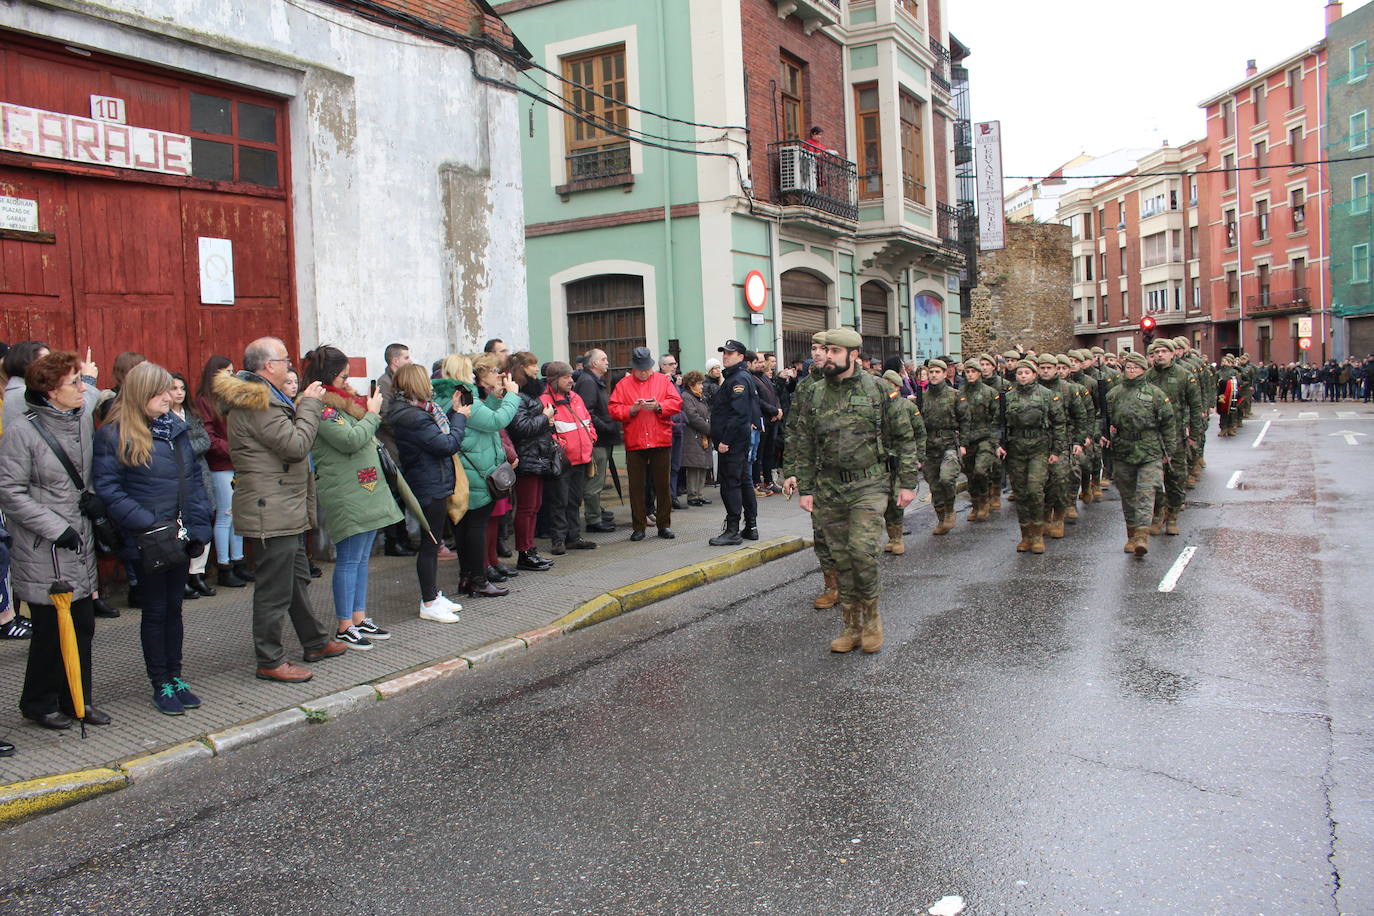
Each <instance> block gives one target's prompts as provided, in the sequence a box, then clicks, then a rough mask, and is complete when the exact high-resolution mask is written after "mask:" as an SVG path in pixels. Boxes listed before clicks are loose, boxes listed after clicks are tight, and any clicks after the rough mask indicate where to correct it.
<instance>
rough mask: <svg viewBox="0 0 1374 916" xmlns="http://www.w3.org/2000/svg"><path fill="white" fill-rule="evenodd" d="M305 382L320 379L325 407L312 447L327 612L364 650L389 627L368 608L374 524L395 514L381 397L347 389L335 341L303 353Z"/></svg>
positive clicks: (342, 635) (343, 359) (343, 635)
mask: <svg viewBox="0 0 1374 916" xmlns="http://www.w3.org/2000/svg"><path fill="white" fill-rule="evenodd" d="M305 359H306V383H307V384H309V383H310V382H319V383H320V384H322V385H323V386H324V389H325V393H324V397H323V398H322V400H323V401H324V411H323V413H322V414H321V416H320V426H319V433H318V434H317V436H316V438H315V447H314V451H313V453H312V454H313V456H314V461H315V480H316V488H315V489H316V493H317V494H318V496H317V498H318V500H319V502H320V506H321V508H322V509H323V510H324V524H325V528H326V529H327V530H328V531H329V537H330V540H332V541H333V542H334V550H335V562H334V582H333V585H334V616H335V617H336V618H337V621H338V639H340V640H342V641H343V642H345V643H347V644H348V645H349V647H350V648H353V649H371V648H372V644H373V642H374V641H376V640H381V639H389V638H391V634H390V633H388V632H387V631H386V630H384V629H382V628H381V627H379V626H377V624H375V623H374V622H373V621H372V618H371V617H369V616H368V613H367V566H368V561H369V559H370V558H371V556H372V542H373V541H374V540H376V538H377V531H378V530H379V529H382V528H386V527H387V526H389V525H394V524H396V523H397V522H399V521H400V520H401V519H402V515H401V510H400V508H399V507H398V506H397V505H396V500H395V499H394V498H393V497H392V495H391V489H390V488H389V487H388V486H387V483H386V480H385V479H384V478H383V477H382V469H381V466H380V462H379V460H378V457H377V442H376V438H375V437H376V435H377V428H378V427H379V426H380V425H381V416H380V415H379V413H378V411H379V410H380V409H381V404H382V396H381V394H380V393H378V394H374V395H372V397H370V398H364V397H361V396H360V395H357V394H355V393H354V392H353V391H352V390H351V389H349V388H348V357H347V356H345V355H344V354H343V352H342V351H340V350H339V349H338V348H336V347H330V346H320V347H316V348H315V349H314V350H312V351H311V352H309V353H307V354H306V357H305Z"/></svg>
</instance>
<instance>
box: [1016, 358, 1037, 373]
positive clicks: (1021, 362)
mask: <svg viewBox="0 0 1374 916" xmlns="http://www.w3.org/2000/svg"><path fill="white" fill-rule="evenodd" d="M1012 368H1013V369H1029V370H1030V371H1032V372H1034V371H1035V363H1033V362H1031V361H1030V360H1028V359H1018V360H1017V361H1016V365H1014V366H1012Z"/></svg>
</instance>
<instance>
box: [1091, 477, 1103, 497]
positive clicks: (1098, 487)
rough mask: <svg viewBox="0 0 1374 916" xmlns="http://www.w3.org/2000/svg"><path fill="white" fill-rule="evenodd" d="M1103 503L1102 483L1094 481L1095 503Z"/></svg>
mask: <svg viewBox="0 0 1374 916" xmlns="http://www.w3.org/2000/svg"><path fill="white" fill-rule="evenodd" d="M1101 501H1102V481H1100V480H1094V481H1093V502H1101Z"/></svg>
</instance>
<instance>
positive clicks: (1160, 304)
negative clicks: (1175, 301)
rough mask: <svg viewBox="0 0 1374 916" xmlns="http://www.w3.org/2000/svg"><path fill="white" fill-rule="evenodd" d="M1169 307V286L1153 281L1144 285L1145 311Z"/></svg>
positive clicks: (1156, 310)
mask: <svg viewBox="0 0 1374 916" xmlns="http://www.w3.org/2000/svg"><path fill="white" fill-rule="evenodd" d="M1168 307H1169V287H1168V285H1167V284H1164V283H1154V284H1151V285H1150V286H1147V287H1145V311H1147V312H1162V311H1164V310H1165V309H1166V308H1168Z"/></svg>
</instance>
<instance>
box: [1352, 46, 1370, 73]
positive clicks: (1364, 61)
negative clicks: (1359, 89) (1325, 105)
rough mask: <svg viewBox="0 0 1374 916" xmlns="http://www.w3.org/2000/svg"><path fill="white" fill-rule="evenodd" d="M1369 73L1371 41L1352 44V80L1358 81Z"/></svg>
mask: <svg viewBox="0 0 1374 916" xmlns="http://www.w3.org/2000/svg"><path fill="white" fill-rule="evenodd" d="M1368 73H1369V42H1367V41H1361V42H1359V43H1357V44H1353V45H1351V46H1350V80H1349V81H1350V82H1352V83H1358V82H1359V81H1360V80H1362V79H1364V78H1365V75H1366V74H1368Z"/></svg>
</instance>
